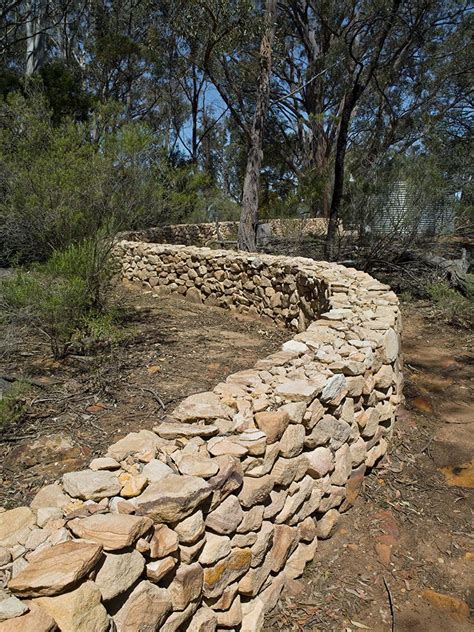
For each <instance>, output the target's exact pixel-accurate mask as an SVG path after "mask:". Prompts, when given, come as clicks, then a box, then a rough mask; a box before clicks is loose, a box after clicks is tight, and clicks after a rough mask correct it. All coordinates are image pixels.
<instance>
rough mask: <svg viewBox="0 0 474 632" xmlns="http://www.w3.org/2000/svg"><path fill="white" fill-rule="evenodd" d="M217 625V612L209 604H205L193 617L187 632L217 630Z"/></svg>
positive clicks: (212, 631) (214, 631) (213, 631)
mask: <svg viewBox="0 0 474 632" xmlns="http://www.w3.org/2000/svg"><path fill="white" fill-rule="evenodd" d="M216 627H217V617H216V613H215V612H213V611H212V610H211V609H210V608H208V607H207V606H203V607H202V608H199V610H198V611H197V612H196V613H195V615H194V616H193V618H192V619H191V621H190V623H189V625H188V630H187V632H216Z"/></svg>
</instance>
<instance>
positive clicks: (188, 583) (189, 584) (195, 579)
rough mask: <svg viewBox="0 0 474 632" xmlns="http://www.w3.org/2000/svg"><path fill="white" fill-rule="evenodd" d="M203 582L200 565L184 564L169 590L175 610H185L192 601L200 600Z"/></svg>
mask: <svg viewBox="0 0 474 632" xmlns="http://www.w3.org/2000/svg"><path fill="white" fill-rule="evenodd" d="M202 582H203V570H202V566H201V565H200V564H198V563H197V562H196V563H194V564H189V565H185V564H182V565H181V566H180V567H179V568H178V570H177V571H176V575H175V577H174V579H173V581H172V582H171V584H170V586H169V588H168V592H169V595H170V597H171V601H172V603H173V609H174V610H185V609H186V608H187V607H188V605H189V604H190V603H191V601H195V600H196V599H198V598H199V597H200V596H201V591H202Z"/></svg>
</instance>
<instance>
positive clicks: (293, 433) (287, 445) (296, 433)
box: [280, 424, 305, 459]
mask: <svg viewBox="0 0 474 632" xmlns="http://www.w3.org/2000/svg"><path fill="white" fill-rule="evenodd" d="M304 439H305V431H304V426H302V425H300V424H298V425H296V424H291V425H290V426H288V428H287V429H286V430H285V432H284V433H283V436H282V438H281V439H280V454H281V456H283V457H285V458H287V459H289V458H292V457H294V456H298V455H299V454H301V452H302V451H303V443H304Z"/></svg>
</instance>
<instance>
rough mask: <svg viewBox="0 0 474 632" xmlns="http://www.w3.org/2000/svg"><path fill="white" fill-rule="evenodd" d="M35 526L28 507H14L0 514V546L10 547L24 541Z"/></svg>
mask: <svg viewBox="0 0 474 632" xmlns="http://www.w3.org/2000/svg"><path fill="white" fill-rule="evenodd" d="M34 524H35V515H34V513H33V512H32V511H31V509H30V508H29V507H16V508H15V509H10V510H9V511H4V512H2V513H0V546H3V547H12V546H15V545H16V544H19V543H21V542H23V541H24V540H26V538H27V537H28V534H29V532H30V530H31V528H32V526H33V525H34Z"/></svg>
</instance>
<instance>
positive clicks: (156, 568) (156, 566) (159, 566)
mask: <svg viewBox="0 0 474 632" xmlns="http://www.w3.org/2000/svg"><path fill="white" fill-rule="evenodd" d="M177 563H178V560H177V559H176V558H175V557H164V558H163V559H161V560H155V561H154V562H149V563H148V564H147V565H146V576H147V579H149V580H150V581H152V582H155V583H157V582H159V581H160V580H161V579H163V577H165V575H167V574H168V573H170V572H171V571H172V570H173V569H174V568H175V567H176V565H177Z"/></svg>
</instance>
